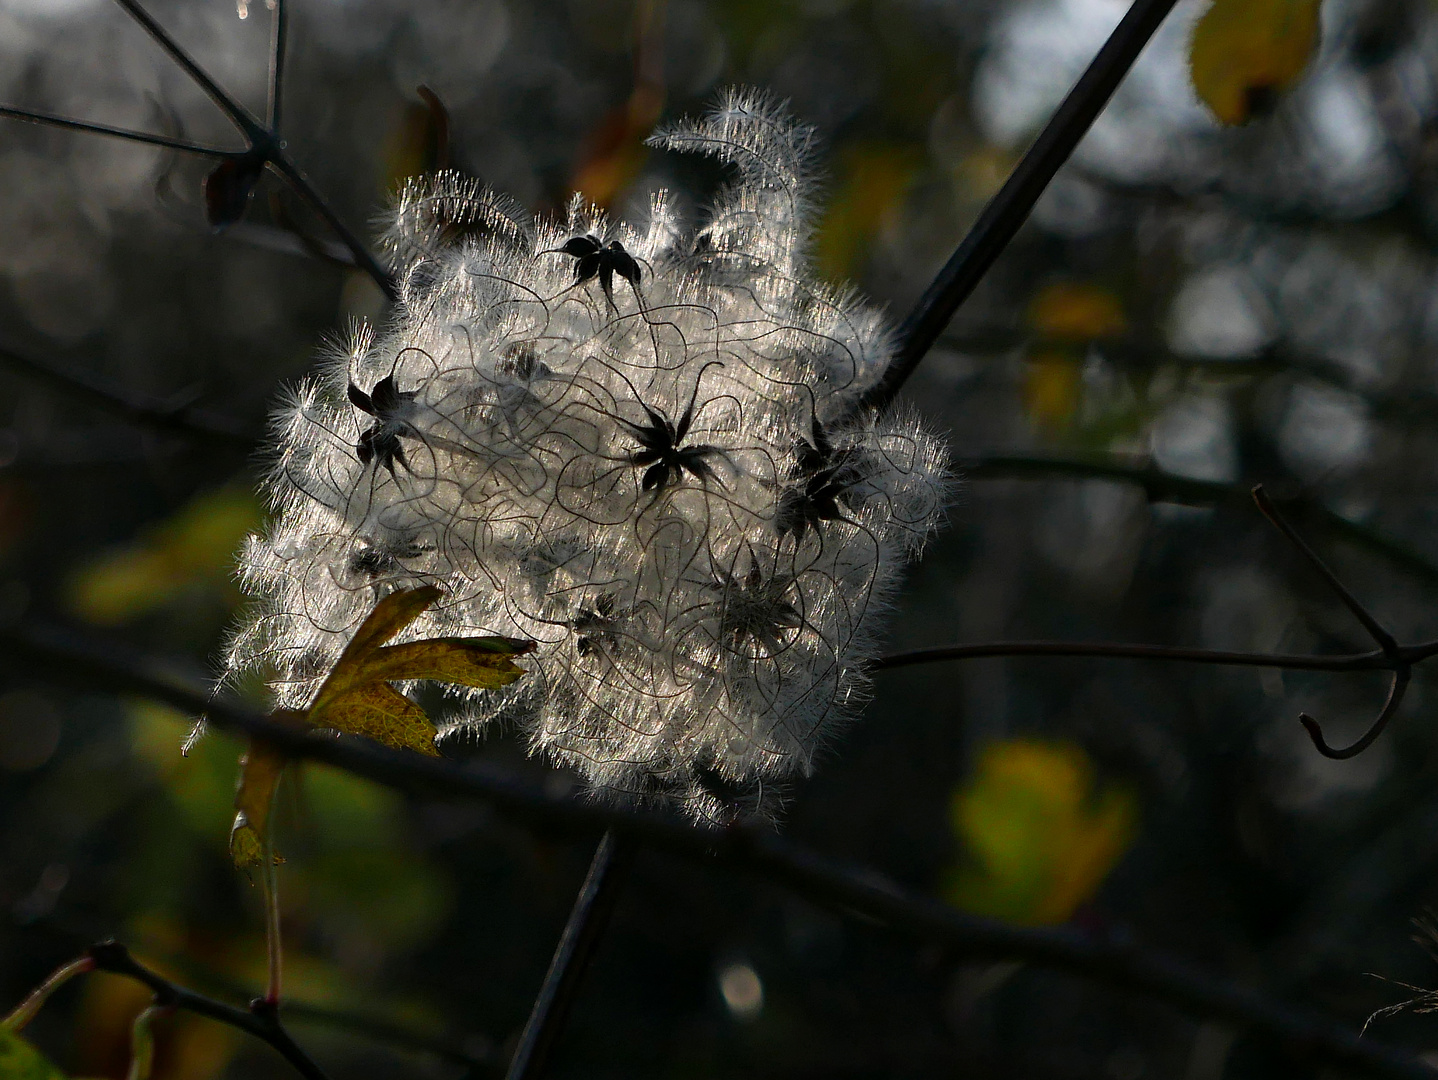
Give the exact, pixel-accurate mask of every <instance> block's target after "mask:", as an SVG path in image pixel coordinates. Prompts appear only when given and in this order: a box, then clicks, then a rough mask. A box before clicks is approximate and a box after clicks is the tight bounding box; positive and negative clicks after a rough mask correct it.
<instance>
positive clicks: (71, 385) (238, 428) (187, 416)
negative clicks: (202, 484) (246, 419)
mask: <svg viewBox="0 0 1438 1080" xmlns="http://www.w3.org/2000/svg"><path fill="white" fill-rule="evenodd" d="M0 364H3V365H4V366H6V367H8V368H10V369H11V370H13V371H15V372H17V373H18V374H20V375H23V376H25V377H26V378H29V379H33V380H35V381H36V382H40V383H43V384H45V385H46V386H49V387H52V388H54V389H56V390H60V391H62V392H64V393H65V394H68V395H69V396H71V397H73V398H76V399H78V400H79V401H83V402H84V403H86V404H87V405H91V406H93V407H95V408H97V409H101V410H103V411H104V412H107V413H110V414H111V415H114V416H118V417H119V418H120V419H122V420H127V421H129V422H130V423H132V424H138V425H140V426H143V427H150V428H157V429H159V430H161V431H165V432H169V433H172V434H179V435H188V436H191V437H193V438H198V439H203V440H205V441H207V442H213V443H219V444H222V445H224V446H225V447H227V448H230V449H243V450H249V449H252V448H253V447H254V445H255V443H256V441H257V440H258V438H259V433H258V432H257V431H254V430H251V429H250V428H248V427H247V426H246V425H244V424H243V423H241V422H240V421H238V420H234V419H232V418H230V417H227V416H222V415H220V414H219V413H213V412H210V411H208V410H206V409H195V408H190V407H188V406H185V407H181V408H176V407H174V406H171V405H166V404H164V403H163V402H160V401H156V400H155V399H153V398H142V397H139V396H137V395H134V394H130V393H126V392H124V391H120V390H117V389H112V388H109V387H106V386H104V385H103V384H102V383H100V382H99V381H97V380H95V379H92V378H91V377H89V376H85V375H79V374H77V373H75V372H70V371H64V370H62V369H60V368H58V367H55V366H53V365H51V364H48V363H45V362H43V361H40V360H36V359H34V358H32V357H29V356H25V355H24V354H22V353H19V352H17V351H15V350H14V349H10V348H6V347H5V346H3V345H0Z"/></svg>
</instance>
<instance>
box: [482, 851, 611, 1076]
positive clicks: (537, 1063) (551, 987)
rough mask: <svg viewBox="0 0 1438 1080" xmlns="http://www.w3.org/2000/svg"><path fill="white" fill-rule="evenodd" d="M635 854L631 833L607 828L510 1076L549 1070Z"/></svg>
mask: <svg viewBox="0 0 1438 1080" xmlns="http://www.w3.org/2000/svg"><path fill="white" fill-rule="evenodd" d="M633 855H634V851H633V848H632V847H631V845H630V843H629V841H628V839H627V838H625V837H621V836H618V835H617V834H616V833H615V832H614V830H613V829H608V830H606V831H605V833H604V836H603V837H602V838H600V841H599V846H598V847H597V848H595V849H594V859H593V860H592V861H591V862H590V864H589V872H588V873H587V874H586V875H585V877H584V884H583V885H582V886H581V887H580V889H579V895H578V896H576V897H575V898H574V909H573V910H572V911H570V913H569V920H568V921H567V922H566V923H565V924H564V933H563V934H561V935H560V938H559V945H558V946H557V947H556V948H555V950H554V958H553V959H552V960H550V962H549V970H548V971H546V972H545V974H544V982H543V984H542V985H541V986H540V988H539V994H538V995H537V996H536V997H535V999H534V1007H533V1008H532V1009H531V1010H530V1013H529V1020H528V1022H527V1023H526V1024H525V1025H524V1032H523V1033H522V1034H521V1035H520V1037H519V1046H518V1047H516V1048H515V1051H514V1057H513V1058H511V1059H510V1063H509V1072H508V1073H506V1074H505V1080H536V1078H537V1077H539V1076H541V1075H543V1073H544V1068H545V1066H546V1065H547V1064H548V1061H549V1055H550V1053H551V1052H552V1051H553V1050H554V1047H555V1044H556V1043H557V1042H558V1041H559V1036H560V1034H561V1032H562V1031H563V1030H564V1025H565V1023H566V1021H567V1020H568V1019H569V1010H570V1008H571V1007H572V1006H573V1005H574V1001H575V998H577V997H578V995H579V984H580V982H581V981H582V980H583V978H584V973H585V971H587V970H588V968H589V962H590V960H591V959H593V957H594V950H595V947H596V946H597V945H598V944H599V939H600V937H601V936H602V935H603V933H604V930H605V927H606V926H607V925H608V923H609V917H610V915H611V914H613V911H614V903H615V900H616V899H617V898H618V895H619V889H620V887H621V886H622V885H623V883H624V879H625V877H626V876H627V874H628V869H629V863H630V861H631V859H632V857H633Z"/></svg>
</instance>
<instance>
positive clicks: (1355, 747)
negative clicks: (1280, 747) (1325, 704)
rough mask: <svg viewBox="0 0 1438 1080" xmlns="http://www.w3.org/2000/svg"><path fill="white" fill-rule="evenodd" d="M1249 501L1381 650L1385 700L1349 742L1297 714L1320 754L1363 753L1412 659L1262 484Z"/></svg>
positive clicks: (1393, 708) (1389, 714) (1398, 701)
mask: <svg viewBox="0 0 1438 1080" xmlns="http://www.w3.org/2000/svg"><path fill="white" fill-rule="evenodd" d="M1253 501H1254V502H1255V503H1257V504H1258V509H1259V510H1261V511H1262V512H1263V516H1264V517H1266V518H1268V520H1269V521H1271V522H1273V524H1274V526H1275V527H1276V528H1277V529H1278V530H1279V531H1280V532H1281V533H1283V535H1284V536H1285V537H1287V538H1288V541H1289V543H1291V544H1292V545H1293V546H1294V547H1296V548H1297V549H1298V550H1299V552H1300V553H1301V554H1302V555H1303V557H1304V558H1305V559H1307V560H1308V563H1309V565H1310V566H1312V567H1313V568H1314V569H1315V570H1317V571H1318V573H1319V575H1320V576H1321V577H1322V578H1323V580H1324V581H1326V582H1327V583H1328V587H1329V588H1330V589H1332V590H1333V592H1334V593H1335V594H1337V596H1338V598H1339V599H1340V600H1342V601H1343V606H1344V607H1346V608H1347V609H1348V610H1349V611H1351V612H1352V613H1353V617H1354V618H1356V619H1357V620H1358V621H1359V622H1360V623H1362V624H1363V629H1365V630H1367V631H1368V634H1369V636H1370V637H1371V638H1373V640H1374V641H1376V642H1377V643H1378V648H1379V649H1380V650H1381V651H1382V653H1383V657H1384V659H1385V660H1386V661H1387V663H1386V664H1385V666H1386V667H1388V668H1390V669H1391V670H1392V672H1393V681H1392V682H1391V683H1390V684H1389V687H1388V700H1387V701H1385V702H1384V704H1383V711H1382V712H1380V713H1379V714H1378V718H1377V719H1376V720H1374V721H1373V723H1372V724H1370V725H1369V726H1368V730H1367V731H1366V732H1364V733H1363V735H1362V737H1360V738H1359V739H1358V741H1357V742H1355V743H1353V744H1352V745H1351V746H1347V747H1344V748H1343V749H1341V750H1339V749H1335V748H1334V747H1332V746H1329V745H1328V740H1327V739H1325V738H1324V737H1323V729H1322V728H1321V727H1320V726H1319V724H1318V721H1317V720H1315V719H1314V718H1313V717H1311V716H1309V715H1308V714H1307V713H1299V714H1298V721H1299V723H1301V724H1302V725H1303V729H1304V730H1305V731H1307V732H1308V737H1309V738H1310V739H1312V740H1313V745H1314V746H1315V747H1316V748H1317V749H1318V752H1319V753H1320V754H1322V755H1323V756H1324V757H1326V758H1334V759H1336V760H1339V761H1344V760H1347V759H1348V758H1351V757H1357V756H1358V755H1359V754H1361V753H1363V751H1364V750H1367V749H1368V748H1369V747H1370V746H1372V745H1373V741H1374V740H1375V739H1377V738H1378V736H1379V735H1382V734H1383V729H1384V728H1385V727H1387V726H1388V721H1390V720H1392V719H1393V716H1394V714H1395V713H1397V712H1398V709H1399V707H1400V706H1401V705H1402V704H1403V696H1404V694H1406V693H1407V691H1408V683H1409V681H1410V680H1411V679H1412V677H1413V662H1412V661H1411V660H1410V659H1409V658H1408V655H1407V651H1406V650H1405V649H1404V648H1403V647H1402V646H1400V645H1399V644H1398V642H1397V641H1396V640H1395V639H1394V637H1393V635H1392V634H1390V633H1389V632H1388V631H1387V630H1386V629H1384V627H1383V625H1382V624H1381V623H1380V622H1379V621H1378V620H1377V619H1375V618H1374V617H1373V615H1372V613H1370V612H1369V610H1368V609H1367V608H1365V607H1364V606H1363V605H1362V604H1361V603H1359V601H1358V598H1357V597H1356V596H1354V595H1353V594H1352V593H1351V592H1349V591H1348V589H1347V587H1346V586H1345V585H1344V584H1343V582H1341V581H1339V580H1338V575H1337V574H1335V573H1334V572H1333V571H1332V570H1330V569H1329V568H1328V564H1327V563H1325V562H1324V561H1323V560H1322V559H1320V558H1319V557H1318V553H1317V552H1316V551H1314V550H1313V549H1312V548H1311V547H1309V546H1308V543H1307V541H1305V540H1304V539H1303V537H1301V536H1299V535H1298V532H1297V531H1296V530H1295V529H1294V528H1293V526H1292V525H1290V524H1288V522H1287V521H1285V520H1284V519H1283V515H1282V514H1280V513H1279V512H1278V508H1277V507H1275V506H1274V505H1273V501H1272V500H1271V499H1270V498H1269V497H1268V493H1267V492H1265V491H1264V490H1263V485H1262V484H1258V485H1256V486H1255V487H1254V489H1253Z"/></svg>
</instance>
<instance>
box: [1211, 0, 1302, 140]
mask: <svg viewBox="0 0 1438 1080" xmlns="http://www.w3.org/2000/svg"><path fill="white" fill-rule="evenodd" d="M1318 5H1319V0H1213V5H1212V6H1211V7H1210V8H1209V9H1208V10H1207V11H1206V12H1204V14H1203V17H1202V18H1200V19H1199V20H1198V23H1197V25H1195V26H1194V30H1193V39H1192V42H1191V43H1190V47H1189V73H1190V75H1191V76H1192V78H1193V88H1194V90H1195V91H1197V93H1198V96H1199V97H1200V98H1202V99H1203V101H1204V103H1205V104H1206V105H1207V106H1208V107H1209V108H1210V109H1212V110H1213V114H1214V116H1216V117H1218V119H1219V121H1220V122H1222V123H1224V124H1246V123H1247V122H1248V121H1249V120H1250V119H1252V117H1253V116H1254V115H1255V114H1256V113H1261V112H1263V111H1265V110H1266V109H1267V108H1268V107H1269V105H1270V104H1271V103H1272V101H1273V98H1274V97H1275V96H1276V95H1277V94H1279V93H1281V92H1282V91H1284V90H1287V89H1288V88H1289V87H1290V86H1292V85H1293V84H1294V83H1295V82H1297V81H1298V77H1299V76H1300V75H1301V74H1303V69H1304V68H1305V67H1306V66H1307V65H1308V61H1309V59H1310V58H1311V57H1312V56H1313V54H1314V53H1315V52H1317V50H1318V39H1319V25H1318Z"/></svg>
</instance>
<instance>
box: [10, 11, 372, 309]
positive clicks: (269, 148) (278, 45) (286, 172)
mask: <svg viewBox="0 0 1438 1080" xmlns="http://www.w3.org/2000/svg"><path fill="white" fill-rule="evenodd" d="M115 2H116V3H117V4H119V5H120V6H121V7H122V8H124V9H125V11H126V12H128V13H129V15H130V17H131V18H133V19H134V20H135V21H136V22H137V23H139V24H140V26H141V27H143V28H144V30H145V32H146V33H148V34H149V35H150V37H151V38H153V39H154V40H155V42H156V43H157V44H158V45H159V46H160V48H161V49H163V50H164V51H165V53H166V54H167V55H168V56H169V57H170V59H172V60H173V61H174V62H175V63H176V64H178V65H179V66H180V68H181V69H182V70H183V71H184V72H185V74H186V75H188V76H189V77H190V78H191V79H192V80H194V82H195V83H196V84H197V85H198V86H199V87H200V89H202V90H203V91H204V92H205V93H206V94H207V95H208V96H209V98H210V100H211V101H213V102H214V103H215V104H216V105H217V106H218V107H219V108H220V110H221V111H222V112H223V113H224V114H225V115H226V116H227V117H228V118H229V119H230V121H231V122H232V123H233V124H234V125H235V126H236V127H237V128H239V130H240V132H241V134H243V135H244V137H245V142H246V143H247V144H248V149H247V150H245V151H241V152H235V151H210V150H207V149H205V148H202V147H197V146H195V145H193V144H191V143H186V142H183V141H180V140H173V139H166V138H164V137H163V136H150V135H146V134H144V133H141V132H127V131H125V130H123V129H120V128H107V127H105V126H104V125H95V124H88V123H84V122H81V121H78V120H66V119H65V118H63V117H47V116H44V115H42V114H39V113H30V112H26V111H23V110H18V109H5V110H3V111H0V116H9V117H12V118H13V119H17V120H27V121H31V122H34V123H52V124H57V125H59V126H61V127H70V128H74V129H76V130H80V131H92V132H95V133H98V134H102V135H114V136H116V137H119V138H128V139H134V140H136V141H139V142H145V143H151V144H153V145H156V146H168V147H171V148H172V149H176V150H186V151H189V152H191V153H204V154H209V155H211V156H216V157H221V158H225V159H227V160H239V159H241V158H246V157H258V158H259V159H262V160H263V162H264V163H265V164H268V165H269V166H270V168H271V169H273V170H274V171H275V173H276V174H277V175H278V176H279V177H280V178H281V179H282V180H283V181H284V182H285V183H286V184H288V185H289V186H290V188H291V189H293V190H294V192H295V194H297V195H298V196H299V197H300V198H301V199H303V200H304V201H305V202H306V203H307V204H308V205H309V206H310V207H311V208H312V209H313V210H314V211H315V212H316V213H317V214H319V215H320V217H321V218H323V219H324V221H325V223H326V224H327V225H328V226H329V227H330V229H331V230H332V231H333V232H334V234H335V236H336V237H337V238H338V239H339V241H340V243H342V244H343V245H344V246H345V247H346V248H347V249H348V250H349V252H350V254H351V255H352V256H353V257H354V261H355V265H356V266H358V267H359V268H360V269H362V270H363V271H364V272H365V273H367V274H368V275H369V276H370V277H371V278H373V279H374V281H375V284H377V285H378V286H379V287H380V288H381V289H382V290H383V291H384V293H385V295H386V296H388V297H389V298H390V299H391V300H393V299H396V298H397V297H398V295H399V292H398V289H397V288H396V286H395V283H394V279H393V278H392V277H391V276H390V274H389V272H388V271H386V270H385V268H384V267H383V266H381V265H380V264H379V261H378V260H377V259H376V258H375V257H374V255H373V254H372V253H371V252H370V250H369V249H368V248H367V247H366V246H365V245H364V244H363V243H362V242H361V241H360V239H359V237H358V236H356V235H355V234H354V233H353V232H352V231H351V230H350V228H349V227H348V226H347V225H346V224H345V223H344V222H343V221H341V220H340V218H339V215H338V214H336V213H335V212H334V209H333V208H332V207H331V206H330V204H329V202H328V201H327V200H326V199H325V198H324V196H322V195H321V194H320V193H319V191H318V190H316V188H315V186H314V185H313V184H312V183H310V181H309V178H308V177H306V176H305V174H304V173H303V172H302V171H301V170H300V168H299V166H298V165H296V164H295V162H294V161H293V160H292V159H291V158H290V156H289V154H288V153H286V150H285V146H284V142H283V140H282V139H281V138H280V134H279V130H278V128H277V127H274V126H270V127H266V126H265V125H264V124H261V123H260V122H259V121H258V120H256V119H255V118H254V117H253V116H252V115H250V113H249V111H248V110H247V109H245V107H244V106H242V105H241V104H240V103H239V102H238V101H236V100H235V99H234V98H233V97H232V96H231V95H230V94H229V93H227V92H226V91H225V90H224V89H223V88H222V87H221V86H220V85H219V84H218V83H216V82H215V80H214V79H212V78H211V77H210V76H209V74H208V73H206V71H205V70H204V69H203V68H202V67H200V65H199V64H197V63H196V62H195V61H194V59H193V58H191V56H190V55H189V53H187V52H186V51H185V50H184V49H183V48H182V47H181V46H180V45H179V43H178V42H176V41H175V39H174V38H172V37H171V36H170V35H169V33H168V32H167V31H166V30H165V28H164V27H162V26H161V25H160V24H159V23H158V22H156V21H155V19H154V17H153V16H151V15H150V13H149V12H147V11H146V10H145V9H144V8H143V7H142V6H140V4H139V2H138V0H115ZM275 11H276V23H275V27H276V29H275V31H274V32H273V34H272V38H271V46H270V55H271V68H272V70H271V81H270V104H271V107H272V108H273V110H274V113H275V123H278V117H279V109H280V105H281V101H280V95H281V93H282V91H283V76H282V74H281V68H282V67H283V61H284V50H285V37H286V34H287V32H288V31H287V25H288V24H287V22H286V14H285V11H284V8H283V5H280V6H278V7H276V9H275Z"/></svg>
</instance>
